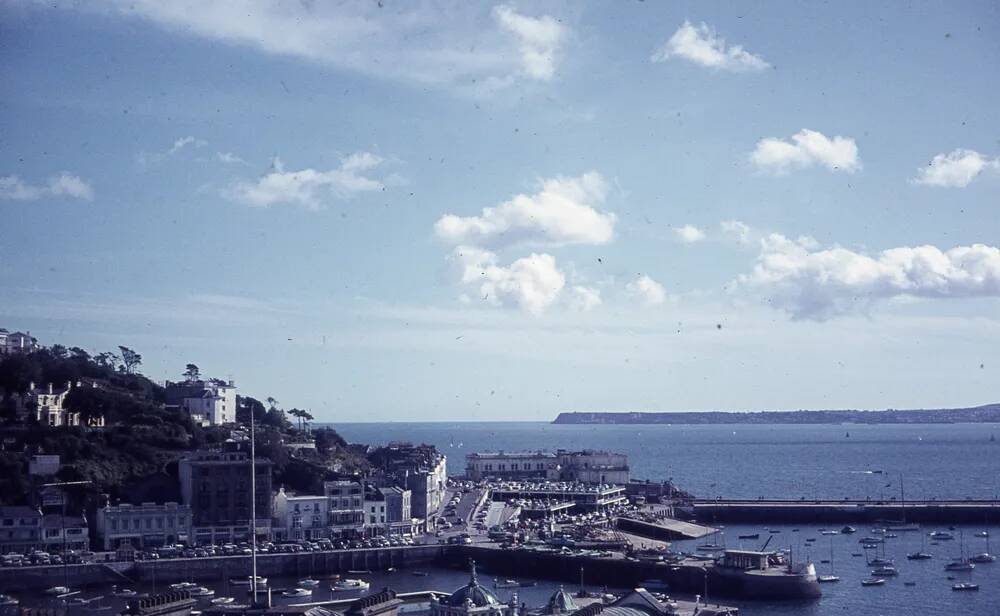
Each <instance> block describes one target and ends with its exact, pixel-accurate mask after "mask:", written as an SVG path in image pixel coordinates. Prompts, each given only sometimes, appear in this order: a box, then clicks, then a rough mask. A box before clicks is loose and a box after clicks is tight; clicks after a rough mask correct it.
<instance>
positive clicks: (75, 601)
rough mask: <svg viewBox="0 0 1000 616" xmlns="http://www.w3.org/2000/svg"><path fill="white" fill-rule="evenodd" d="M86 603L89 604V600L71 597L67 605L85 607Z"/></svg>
mask: <svg viewBox="0 0 1000 616" xmlns="http://www.w3.org/2000/svg"><path fill="white" fill-rule="evenodd" d="M88 603H90V599H85V598H83V597H73V598H72V599H70V600H69V604H70V605H74V606H81V605H87V604H88Z"/></svg>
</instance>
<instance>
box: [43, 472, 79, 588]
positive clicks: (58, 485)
mask: <svg viewBox="0 0 1000 616" xmlns="http://www.w3.org/2000/svg"><path fill="white" fill-rule="evenodd" d="M89 484H90V482H89V481H59V482H56V483H43V484H42V487H43V488H60V495H59V500H60V501H61V503H62V515H61V516H60V520H59V522H60V525H61V527H62V540H63V553H62V561H63V586H65V587H66V588H67V589H68V588H69V569H67V567H66V566H67V565H68V564H69V563H68V562H67V559H66V548H67V539H66V490H64V489H62V488H65V487H66V486H83V485H89ZM42 532H43V533H44V532H45V524H44V522H43V524H42ZM88 536H89V533H88ZM42 539H44V537H42Z"/></svg>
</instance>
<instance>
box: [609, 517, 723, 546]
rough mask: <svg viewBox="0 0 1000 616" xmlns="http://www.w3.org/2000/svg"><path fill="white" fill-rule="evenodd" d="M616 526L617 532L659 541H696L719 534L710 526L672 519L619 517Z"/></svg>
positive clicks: (717, 530)
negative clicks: (653, 519)
mask: <svg viewBox="0 0 1000 616" xmlns="http://www.w3.org/2000/svg"><path fill="white" fill-rule="evenodd" d="M616 524H617V527H618V529H619V530H623V531H626V532H630V533H634V534H636V535H639V536H640V537H648V538H650V539H659V540H661V541H669V540H673V539H698V538H700V537H704V536H705V535H711V534H713V533H717V532H719V529H717V528H712V527H711V526H702V525H701V524H693V523H691V522H684V521H681V520H675V519H673V518H659V519H657V520H655V521H646V520H637V519H635V518H626V517H619V518H617V522H616Z"/></svg>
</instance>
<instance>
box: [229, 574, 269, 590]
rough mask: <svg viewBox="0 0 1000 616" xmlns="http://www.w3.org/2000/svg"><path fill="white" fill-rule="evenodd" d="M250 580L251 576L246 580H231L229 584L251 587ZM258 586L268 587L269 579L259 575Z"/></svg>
mask: <svg viewBox="0 0 1000 616" xmlns="http://www.w3.org/2000/svg"><path fill="white" fill-rule="evenodd" d="M250 579H251V576H249V575H248V576H246V577H245V578H233V579H231V580H229V583H230V584H232V585H233V586H249V585H250ZM257 586H258V587H260V586H267V578H266V577H264V576H262V575H258V576H257Z"/></svg>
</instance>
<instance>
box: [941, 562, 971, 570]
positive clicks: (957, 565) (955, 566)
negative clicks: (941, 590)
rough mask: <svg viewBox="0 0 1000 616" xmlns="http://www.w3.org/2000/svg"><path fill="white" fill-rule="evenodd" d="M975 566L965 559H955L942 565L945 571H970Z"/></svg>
mask: <svg viewBox="0 0 1000 616" xmlns="http://www.w3.org/2000/svg"><path fill="white" fill-rule="evenodd" d="M975 568H976V566H975V565H974V564H972V563H970V562H969V561H967V560H956V561H952V562H950V563H948V564H947V565H945V566H944V570H945V571H972V570H973V569H975Z"/></svg>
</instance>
